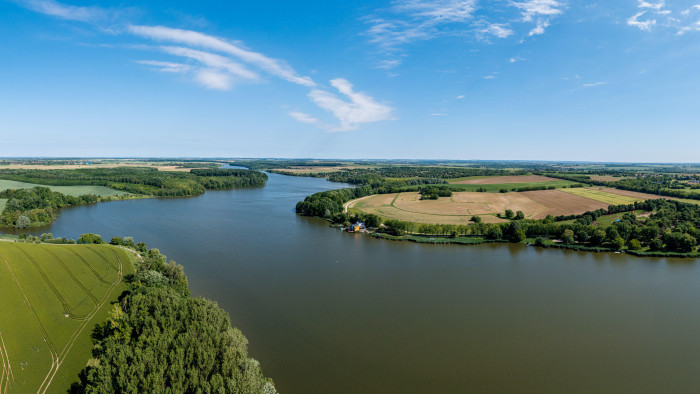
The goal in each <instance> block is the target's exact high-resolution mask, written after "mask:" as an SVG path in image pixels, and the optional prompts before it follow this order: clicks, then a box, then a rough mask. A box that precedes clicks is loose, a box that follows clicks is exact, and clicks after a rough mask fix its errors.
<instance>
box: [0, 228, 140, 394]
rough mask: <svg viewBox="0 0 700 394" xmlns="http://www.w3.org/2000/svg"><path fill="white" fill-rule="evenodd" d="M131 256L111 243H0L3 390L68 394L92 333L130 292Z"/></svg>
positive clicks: (0, 387)
mask: <svg viewBox="0 0 700 394" xmlns="http://www.w3.org/2000/svg"><path fill="white" fill-rule="evenodd" d="M132 259H133V257H130V256H129V254H128V252H125V251H124V250H122V249H119V248H117V247H114V246H109V245H49V244H28V243H18V242H7V241H0V311H2V319H1V320H0V356H1V357H0V358H1V359H2V375H1V376H2V377H1V379H0V382H1V385H0V392H3V393H5V392H7V393H30V392H32V393H33V392H55V393H65V392H66V391H67V390H68V388H69V387H70V385H71V383H72V382H74V381H76V380H77V378H78V373H79V372H80V371H81V370H82V369H83V368H84V367H85V365H86V364H87V362H88V360H89V359H90V357H91V349H92V341H91V338H90V335H91V333H92V331H93V329H94V327H95V325H96V324H97V323H101V322H103V321H105V320H106V318H107V317H108V313H109V311H110V310H111V309H112V304H111V303H112V302H114V301H115V300H116V299H117V297H118V296H119V295H120V294H121V293H122V292H123V291H124V290H125V289H126V287H125V285H124V284H123V282H122V278H123V276H124V275H126V274H130V273H133V262H132V261H133V260H132Z"/></svg>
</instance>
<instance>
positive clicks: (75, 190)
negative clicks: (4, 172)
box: [0, 179, 129, 212]
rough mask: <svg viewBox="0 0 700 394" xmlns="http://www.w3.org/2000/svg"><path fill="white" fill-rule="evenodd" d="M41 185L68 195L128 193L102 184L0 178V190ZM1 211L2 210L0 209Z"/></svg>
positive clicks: (116, 194)
mask: <svg viewBox="0 0 700 394" xmlns="http://www.w3.org/2000/svg"><path fill="white" fill-rule="evenodd" d="M37 186H43V187H48V188H49V189H51V190H53V191H55V192H59V193H63V194H65V195H68V196H82V195H84V194H96V195H98V196H100V197H105V196H121V195H124V194H129V193H127V192H123V191H120V190H114V189H110V188H108V187H104V186H49V185H39V184H35V183H25V182H16V181H10V180H5V179H0V190H7V189H30V188H32V187H37ZM0 212H2V211H0Z"/></svg>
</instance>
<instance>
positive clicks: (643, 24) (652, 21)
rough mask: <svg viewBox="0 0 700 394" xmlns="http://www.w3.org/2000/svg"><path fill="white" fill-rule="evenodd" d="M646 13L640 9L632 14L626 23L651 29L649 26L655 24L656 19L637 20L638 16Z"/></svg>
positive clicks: (645, 29)
mask: <svg viewBox="0 0 700 394" xmlns="http://www.w3.org/2000/svg"><path fill="white" fill-rule="evenodd" d="M646 13H647V12H646V11H641V12H638V13H636V14H634V15H632V16H631V17H630V18H629V19H627V24H628V25H629V26H634V27H636V28H638V29H639V30H644V31H651V28H652V27H654V25H656V19H647V20H643V21H640V20H639V18H640V17H642V16H644V14H646Z"/></svg>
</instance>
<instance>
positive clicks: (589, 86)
mask: <svg viewBox="0 0 700 394" xmlns="http://www.w3.org/2000/svg"><path fill="white" fill-rule="evenodd" d="M607 84H608V83H607V82H592V83H584V84H583V87H584V88H592V87H596V86H603V85H607Z"/></svg>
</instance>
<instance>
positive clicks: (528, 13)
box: [511, 0, 562, 22]
mask: <svg viewBox="0 0 700 394" xmlns="http://www.w3.org/2000/svg"><path fill="white" fill-rule="evenodd" d="M511 5H512V6H513V7H517V8H519V9H520V10H521V12H522V16H523V21H524V22H531V21H532V20H533V17H537V16H540V15H544V16H549V17H552V16H556V15H559V14H561V13H562V10H561V9H560V8H561V7H562V4H561V3H560V2H558V1H556V0H526V1H523V2H521V3H519V2H515V1H511Z"/></svg>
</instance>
